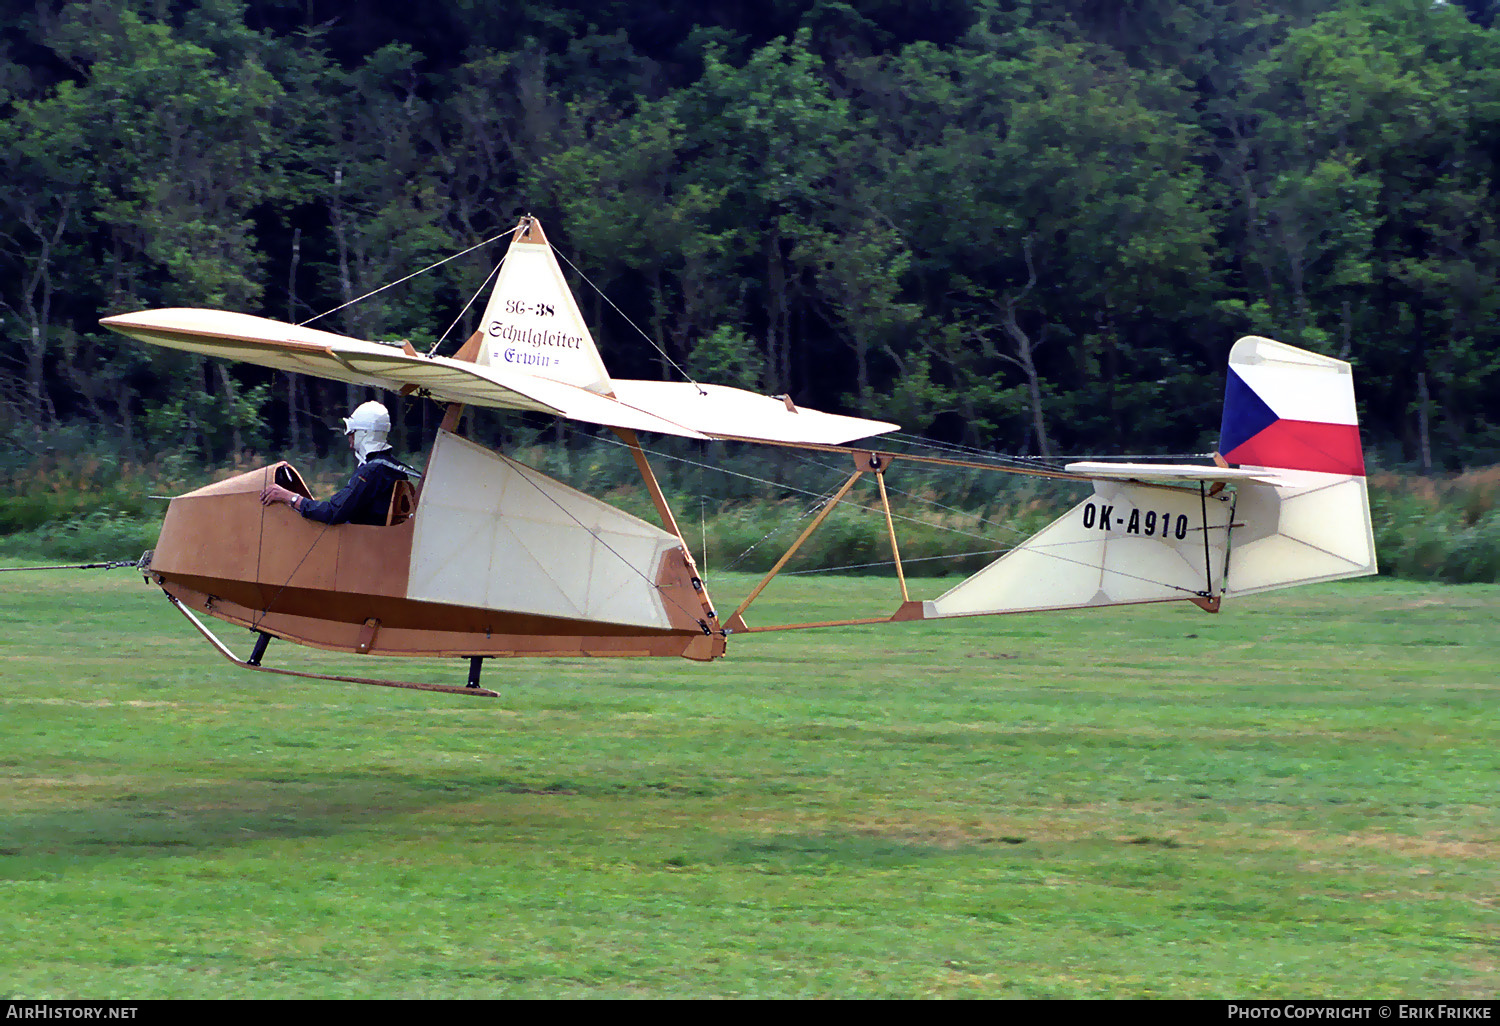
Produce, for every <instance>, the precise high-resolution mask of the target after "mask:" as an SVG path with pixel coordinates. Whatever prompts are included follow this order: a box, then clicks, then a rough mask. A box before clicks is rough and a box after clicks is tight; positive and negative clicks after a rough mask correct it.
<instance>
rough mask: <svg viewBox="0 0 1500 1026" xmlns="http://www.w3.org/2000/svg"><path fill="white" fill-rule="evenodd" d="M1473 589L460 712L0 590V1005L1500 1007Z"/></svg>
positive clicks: (495, 672)
mask: <svg viewBox="0 0 1500 1026" xmlns="http://www.w3.org/2000/svg"><path fill="white" fill-rule="evenodd" d="M0 565H15V561H9V562H5V563H0ZM752 582H753V579H752V578H749V577H746V576H736V575H731V576H729V577H727V578H726V577H724V576H718V577H715V578H712V579H711V580H710V586H711V588H713V590H714V597H715V600H716V601H717V602H718V603H719V605H720V606H721V607H723V608H730V607H731V604H732V603H733V601H734V600H735V599H737V598H738V597H739V596H740V595H742V594H744V592H745V591H747V590H748V588H749V586H750V585H751V583H752ZM919 587H920V588H922V589H924V590H925V591H926V592H927V593H928V594H930V593H932V592H934V591H936V590H939V589H941V588H942V587H943V584H942V582H939V581H925V582H920V584H919ZM893 590H894V584H893V582H891V581H888V580H879V579H840V578H800V579H796V580H790V581H778V582H776V583H775V584H774V585H773V586H772V588H771V589H769V590H768V591H767V592H766V594H765V596H764V597H763V598H762V599H761V600H760V602H758V603H757V604H756V605H755V606H754V607H752V610H751V619H752V622H754V623H761V624H765V623H770V622H773V621H781V620H787V619H803V618H805V619H820V618H824V617H828V616H834V615H843V614H847V613H851V612H852V613H858V612H861V611H870V610H875V609H880V608H886V609H889V608H890V607H891V606H892V605H894V596H893V594H892V592H893ZM1497 614H1500V588H1497V587H1494V586H1484V585H1471V586H1463V587H1443V586H1434V585H1423V584H1414V583H1411V582H1396V581H1390V580H1386V579H1377V580H1367V581H1359V582H1350V583H1347V584H1343V585H1336V586H1322V587H1316V588H1307V589H1300V590H1296V591H1291V592H1285V593H1279V594H1274V595H1269V596H1261V597H1256V598H1254V599H1247V600H1242V601H1241V602H1239V603H1237V604H1234V605H1231V606H1229V607H1227V608H1226V611H1225V612H1224V613H1223V614H1221V615H1219V616H1216V617H1209V616H1206V615H1204V614H1202V613H1200V612H1198V611H1197V610H1196V609H1193V608H1192V607H1190V606H1186V605H1184V606H1181V607H1180V608H1179V607H1177V606H1156V607H1150V606H1148V607H1141V608H1138V609H1133V610H1111V611H1101V612H1093V613H1080V614H1067V615H1052V616H1040V615H1038V616H1018V617H1006V618H996V619H988V620H978V621H955V622H949V623H941V624H909V625H900V626H889V627H885V628H855V629H848V630H841V631H810V632H794V633H786V634H774V635H744V636H740V637H736V638H733V639H731V655H730V658H728V659H726V660H723V661H721V662H718V663H715V664H712V665H707V666H705V665H700V664H691V663H686V662H680V661H597V662H590V661H562V660H539V661H526V662H520V661H518V662H514V663H494V662H492V663H490V664H489V666H488V668H487V670H486V678H485V679H486V683H487V684H490V685H491V686H495V687H497V689H498V690H500V691H501V692H502V695H503V697H502V698H500V699H498V700H490V701H486V700H478V699H465V698H458V697H449V696H439V695H431V694H425V693H417V692H402V691H391V690H387V689H381V688H368V687H358V686H344V685H333V684H322V683H316V682H303V681H295V680H291V679H286V678H280V677H275V676H272V675H264V674H254V673H248V672H244V671H239V670H236V669H235V668H233V667H231V666H230V665H229V664H227V663H225V662H223V661H222V660H220V659H219V657H218V656H216V655H214V654H213V653H212V652H211V651H210V650H209V649H208V648H207V647H206V646H205V645H203V644H202V643H201V641H199V640H198V639H197V638H196V635H195V634H193V633H192V631H191V629H190V628H189V627H188V626H187V624H186V623H185V622H184V621H182V619H181V618H180V617H179V616H178V615H177V614H176V613H175V612H173V611H172V610H171V609H170V607H169V606H168V605H167V604H166V603H165V601H164V600H162V598H161V597H160V595H159V593H156V592H154V591H153V590H151V589H149V588H147V587H145V586H144V585H143V584H141V583H140V581H139V578H138V577H133V576H131V575H130V572H129V571H123V570H121V571H113V572H110V573H107V574H106V573H104V572H98V571H95V572H86V571H77V572H67V573H52V574H46V575H32V574H8V575H4V576H3V577H0V737H3V739H4V745H3V747H0V779H3V780H4V789H3V792H0V793H3V795H4V798H3V802H4V815H3V816H0V907H3V908H4V910H5V914H4V915H3V916H0V995H3V996H7V997H16V998H43V997H120V998H127V997H128V998H151V997H230V996H250V997H471V998H472V997H581V996H597V997H623V996H649V997H674V996H677V997H704V996H765V997H795V996H871V997H875V996H885V997H920V996H942V997H1142V996H1150V997H1228V996H1240V997H1314V996H1323V997H1352V996H1362V997H1381V996H1388V997H1472V998H1481V997H1491V996H1493V994H1494V993H1495V991H1496V988H1497V985H1500V926H1497V919H1496V908H1495V900H1496V899H1495V895H1496V893H1497V886H1496V885H1497V877H1500V871H1497V869H1496V865H1497V861H1496V860H1497V855H1500V840H1497V836H1496V823H1497V819H1496V813H1495V798H1496V784H1497V781H1500V754H1497V753H1500V746H1497V740H1500V737H1497V735H1500V728H1497V726H1496V719H1495V717H1494V715H1493V712H1494V708H1495V702H1496V698H1497V692H1500V672H1497V668H1500V653H1497V650H1496V647H1495V645H1494V627H1495V622H1496V618H1497ZM224 637H225V638H226V640H228V641H230V642H231V644H235V645H237V646H238V647H239V648H240V650H241V651H243V650H244V649H245V647H246V641H245V638H244V637H243V636H240V632H235V631H232V630H228V629H226V631H225V632H224ZM269 661H271V662H272V663H275V664H277V665H292V666H298V667H303V668H313V669H320V668H321V669H329V668H337V669H343V670H352V671H355V672H360V673H371V672H375V671H377V670H379V671H383V672H386V673H390V674H392V675H399V676H405V677H407V678H409V679H425V680H435V681H445V682H456V681H459V680H461V679H462V674H463V667H462V666H461V665H459V664H458V663H457V662H454V663H450V664H427V663H413V662H405V661H402V662H381V663H372V662H370V661H363V660H358V659H354V658H352V657H351V658H342V659H341V658H338V657H334V656H328V655H324V654H320V653H313V652H308V651H306V650H301V649H294V648H291V647H290V646H279V645H273V647H272V649H271V652H270V660H269Z"/></svg>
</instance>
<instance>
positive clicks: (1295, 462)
mask: <svg viewBox="0 0 1500 1026" xmlns="http://www.w3.org/2000/svg"><path fill="white" fill-rule="evenodd" d="M1219 450H1220V453H1221V455H1222V456H1223V458H1224V459H1225V460H1226V461H1228V462H1230V463H1238V464H1240V465H1241V466H1242V467H1246V468H1249V469H1266V470H1270V471H1272V472H1273V477H1274V480H1273V481H1271V482H1248V483H1243V484H1238V485H1236V490H1237V493H1238V494H1237V497H1236V500H1235V509H1234V519H1235V525H1234V526H1233V528H1231V531H1230V548H1231V552H1230V556H1229V561H1228V567H1227V572H1226V574H1225V580H1224V591H1225V593H1226V594H1237V595H1244V594H1249V593H1251V592H1257V591H1268V590H1270V589H1272V588H1284V587H1290V586H1292V585H1295V584H1311V583H1313V582H1315V581H1333V580H1339V579H1341V578H1345V577H1362V576H1365V575H1367V574H1373V573H1376V572H1377V566H1376V560H1375V535H1374V530H1373V527H1372V525H1371V523H1370V497H1369V492H1368V490H1367V488H1366V485H1365V461H1364V453H1363V450H1362V449H1361V448H1360V440H1359V417H1358V414H1357V412H1356V409H1355V405H1354V377H1353V374H1352V372H1351V370H1350V367H1349V364H1347V363H1345V362H1344V361H1343V360H1335V359H1333V358H1332V357H1328V356H1320V355H1318V354H1317V353H1309V352H1306V351H1305V350H1301V349H1294V348H1293V347H1291V346H1288V345H1283V344H1282V343H1280V342H1273V341H1271V340H1270V339H1266V338H1257V337H1255V336H1249V337H1246V338H1242V339H1240V340H1239V341H1238V342H1236V343H1235V344H1234V348H1233V349H1232V350H1230V353H1229V379H1228V383H1227V384H1226V386H1225V390H1224V419H1223V425H1222V428H1221V430H1220V440H1219Z"/></svg>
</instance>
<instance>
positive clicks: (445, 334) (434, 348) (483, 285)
mask: <svg viewBox="0 0 1500 1026" xmlns="http://www.w3.org/2000/svg"><path fill="white" fill-rule="evenodd" d="M509 255H510V253H509V252H508V251H507V252H506V254H505V256H502V257H501V258H500V262H499V263H497V264H496V265H495V269H494V270H493V271H491V272H490V273H489V274H487V275H485V278H484V281H483V282H481V283H480V285H479V288H477V289H475V290H474V294H473V295H472V296H470V297H469V301H468V302H467V303H465V304H464V308H463V309H462V310H460V311H459V312H458V316H457V317H455V318H453V323H452V324H450V325H448V327H447V329H446V330H444V332H443V333H442V334H441V335H439V336H438V340H437V341H436V342H434V343H433V344H432V346H431V347H430V348H429V349H428V350H427V355H428V356H431V355H432V354H433V353H435V352H437V347H438V346H440V345H442V344H443V340H444V339H446V338H447V337H448V332H450V331H452V330H453V329H454V328H456V327H458V322H459V321H461V320H463V319H464V314H466V313H468V312H469V307H471V306H473V305H474V300H476V299H478V298H479V296H480V294H481V293H482V292H484V290H485V289H486V288H488V287H489V284H490V282H491V281H492V280H493V279H494V277H495V276H496V275H498V274H499V273H500V268H502V267H504V266H505V257H506V256H509Z"/></svg>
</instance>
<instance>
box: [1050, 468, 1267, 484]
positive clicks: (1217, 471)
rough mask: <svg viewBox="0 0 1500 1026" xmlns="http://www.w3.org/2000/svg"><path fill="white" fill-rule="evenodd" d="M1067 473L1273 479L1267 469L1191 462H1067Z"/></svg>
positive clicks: (1158, 479)
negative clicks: (1214, 465) (1213, 465)
mask: <svg viewBox="0 0 1500 1026" xmlns="http://www.w3.org/2000/svg"><path fill="white" fill-rule="evenodd" d="M1063 469H1065V470H1066V471H1067V472H1068V473H1070V474H1077V475H1078V476H1079V477H1087V478H1091V479H1100V478H1105V479H1112V480H1120V481H1149V482H1153V483H1158V484H1199V483H1200V482H1206V483H1210V484H1212V483H1215V482H1220V481H1222V482H1224V483H1225V484H1228V483H1230V482H1232V481H1274V480H1276V475H1275V474H1274V473H1272V472H1270V471H1266V470H1251V469H1247V468H1239V467H1205V466H1200V465H1198V464H1194V463H1069V464H1068V465H1067V466H1066V467H1064V468H1063Z"/></svg>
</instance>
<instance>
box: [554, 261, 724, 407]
mask: <svg viewBox="0 0 1500 1026" xmlns="http://www.w3.org/2000/svg"><path fill="white" fill-rule="evenodd" d="M549 245H551V244H550V243H549ZM551 249H552V252H553V253H554V254H556V255H557V256H559V257H562V261H563V263H565V264H567V265H568V266H569V267H571V268H572V269H573V273H575V274H577V275H578V277H580V278H582V279H583V280H584V282H585V283H586V284H587V285H588V287H589V288H591V289H593V290H594V291H595V292H597V293H598V294H599V296H600V298H602V299H603V300H604V301H605V302H606V303H608V304H609V305H610V308H611V309H613V310H614V312H615V313H617V314H619V315H620V316H621V317H624V318H625V323H626V324H628V325H630V326H631V327H632V328H634V329H635V330H636V333H637V334H638V335H640V336H641V338H643V339H645V340H646V342H647V343H649V344H650V346H651V348H652V349H655V350H656V351H657V352H658V353H660V354H661V357H662V359H663V360H666V361H667V362H668V363H670V364H671V365H672V366H673V367H674V368H675V369H676V370H677V373H679V374H681V375H682V376H683V377H685V378H687V379H688V381H689V382H690V383H691V384H692V386H693V387H694V388H696V389H697V390H698V394H699V395H708V390H707V389H705V388H704V387H703V386H702V385H700V384H698V380H697V379H696V378H694V377H693V376H692V375H691V374H689V373H688V372H687V371H686V370H685V369H683V366H682V364H680V363H678V362H677V361H676V360H674V359H672V357H671V356H670V355H669V354H668V353H667V351H666V350H665V349H663V348H662V347H661V346H659V345H657V344H656V340H655V339H654V338H652V337H651V336H650V335H648V334H646V332H645V331H643V330H642V329H641V326H640V325H639V324H637V323H635V321H633V320H631V319H630V315H629V314H627V313H626V312H625V311H624V310H621V309H620V308H619V307H618V306H617V305H616V304H615V301H614V300H613V299H610V298H609V295H608V294H607V293H606V292H605V291H604V290H603V289H601V288H600V287H599V286H597V285H595V284H594V283H593V282H592V281H590V280H589V276H588V275H586V274H584V273H583V272H582V271H580V270H579V269H578V265H577V264H575V263H573V261H571V260H569V259H568V255H567V254H566V253H564V252H563V251H562V250H560V249H558V248H557V247H556V246H551Z"/></svg>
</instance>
